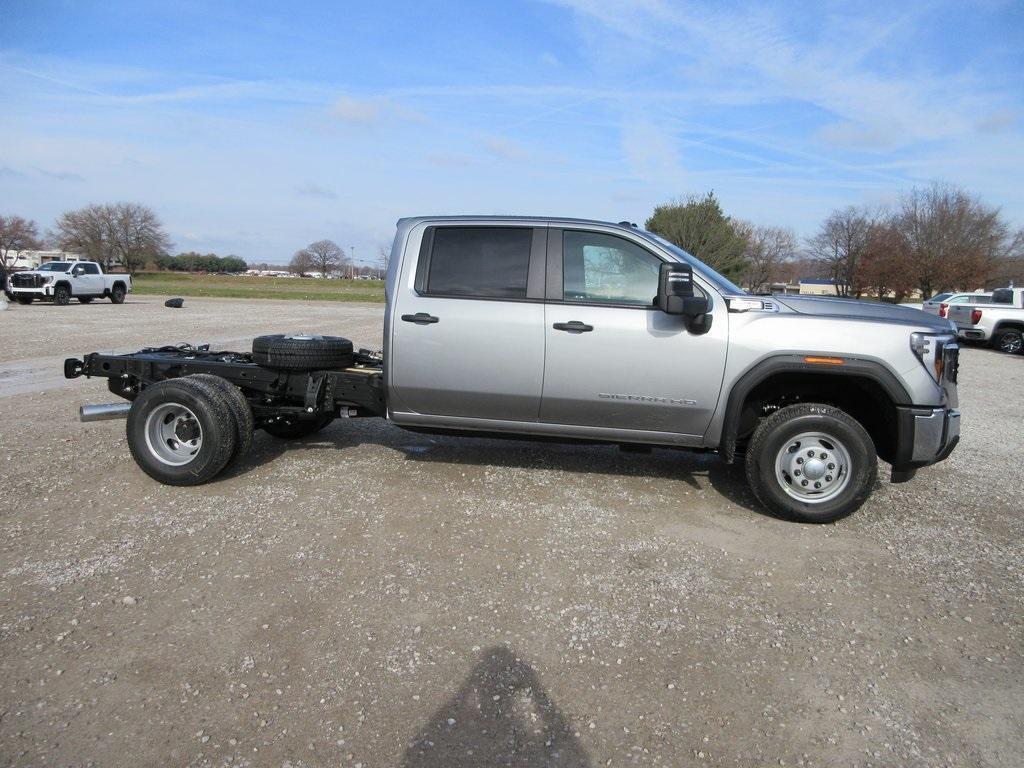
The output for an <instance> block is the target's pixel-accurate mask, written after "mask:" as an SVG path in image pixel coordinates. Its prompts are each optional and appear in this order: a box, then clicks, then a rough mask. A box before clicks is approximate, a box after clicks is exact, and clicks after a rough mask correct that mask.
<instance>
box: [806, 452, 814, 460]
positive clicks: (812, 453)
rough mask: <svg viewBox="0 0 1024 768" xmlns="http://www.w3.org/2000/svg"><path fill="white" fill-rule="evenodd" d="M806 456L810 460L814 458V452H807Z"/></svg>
mask: <svg viewBox="0 0 1024 768" xmlns="http://www.w3.org/2000/svg"><path fill="white" fill-rule="evenodd" d="M807 455H808V456H809V457H810V458H812V459H813V458H814V451H808V452H807Z"/></svg>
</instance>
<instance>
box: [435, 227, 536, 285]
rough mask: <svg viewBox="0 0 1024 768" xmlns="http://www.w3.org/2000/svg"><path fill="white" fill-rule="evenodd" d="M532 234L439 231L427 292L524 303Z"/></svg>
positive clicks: (515, 229)
mask: <svg viewBox="0 0 1024 768" xmlns="http://www.w3.org/2000/svg"><path fill="white" fill-rule="evenodd" d="M532 240H533V229H531V228H528V227H437V228H435V229H434V231H433V241H432V245H431V248H430V257H429V258H430V261H429V266H428V268H427V282H426V291H425V292H426V293H427V294H430V295H438V296H467V297H479V298H488V299H523V298H526V281H527V276H528V274H529V269H530V246H531V243H532Z"/></svg>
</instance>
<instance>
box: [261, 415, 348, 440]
mask: <svg viewBox="0 0 1024 768" xmlns="http://www.w3.org/2000/svg"><path fill="white" fill-rule="evenodd" d="M332 421H334V416H320V417H319V418H316V419H298V418H292V417H290V416H286V417H281V419H280V420H279V421H271V422H269V423H267V424H264V425H263V429H264V430H265V431H266V432H267V433H268V434H271V435H273V436H274V437H279V438H281V439H282V440H298V439H300V438H303V437H309V436H310V435H313V434H316V433H317V432H319V431H320V430H321V429H323V428H324V427H326V426H327V425H328V424H330V423H331V422H332Z"/></svg>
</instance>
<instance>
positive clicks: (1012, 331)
mask: <svg viewBox="0 0 1024 768" xmlns="http://www.w3.org/2000/svg"><path fill="white" fill-rule="evenodd" d="M992 346H994V347H995V348H996V349H998V350H999V351H1000V352H1005V353H1006V354H1008V355H1019V354H1020V353H1021V351H1022V350H1024V335H1022V334H1021V332H1020V331H1019V330H1017V329H1016V328H1006V329H1004V330H1002V331H999V332H998V333H997V334H996V337H995V339H993V340H992Z"/></svg>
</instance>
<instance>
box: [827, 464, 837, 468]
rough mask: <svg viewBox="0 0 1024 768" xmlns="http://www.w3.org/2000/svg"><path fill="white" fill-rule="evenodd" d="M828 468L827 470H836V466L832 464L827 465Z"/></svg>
mask: <svg viewBox="0 0 1024 768" xmlns="http://www.w3.org/2000/svg"><path fill="white" fill-rule="evenodd" d="M828 468H829V469H835V468H836V465H835V464H832V463H829V465H828Z"/></svg>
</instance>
